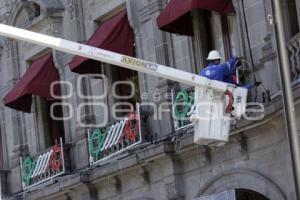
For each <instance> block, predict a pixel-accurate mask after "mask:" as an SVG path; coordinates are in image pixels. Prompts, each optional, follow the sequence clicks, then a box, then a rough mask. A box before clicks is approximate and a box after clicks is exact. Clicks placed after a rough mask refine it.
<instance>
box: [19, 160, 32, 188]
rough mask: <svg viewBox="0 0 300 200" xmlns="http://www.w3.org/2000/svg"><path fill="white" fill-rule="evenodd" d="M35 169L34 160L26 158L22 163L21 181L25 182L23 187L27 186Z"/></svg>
mask: <svg viewBox="0 0 300 200" xmlns="http://www.w3.org/2000/svg"><path fill="white" fill-rule="evenodd" d="M34 168H35V159H33V158H31V157H27V158H26V159H25V160H24V161H23V162H22V179H23V181H24V182H25V185H26V186H28V185H29V183H30V180H31V176H32V174H33V171H34Z"/></svg>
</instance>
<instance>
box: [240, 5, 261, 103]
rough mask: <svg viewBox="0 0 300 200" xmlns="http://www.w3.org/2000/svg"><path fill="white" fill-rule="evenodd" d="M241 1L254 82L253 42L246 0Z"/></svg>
mask: <svg viewBox="0 0 300 200" xmlns="http://www.w3.org/2000/svg"><path fill="white" fill-rule="evenodd" d="M241 3H242V11H243V16H244V23H245V31H246V37H247V43H248V48H249V54H250V60H251V67H252V71H253V79H254V82H256V74H255V70H254V59H253V54H252V49H251V43H250V37H249V30H248V22H247V19H246V12H245V4H244V0H241ZM254 101H255V102H256V101H257V88H255V97H254Z"/></svg>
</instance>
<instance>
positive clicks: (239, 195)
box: [235, 189, 271, 200]
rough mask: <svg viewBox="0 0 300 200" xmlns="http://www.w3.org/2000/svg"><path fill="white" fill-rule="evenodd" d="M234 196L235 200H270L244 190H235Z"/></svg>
mask: <svg viewBox="0 0 300 200" xmlns="http://www.w3.org/2000/svg"><path fill="white" fill-rule="evenodd" d="M235 196H236V200H251V199H255V200H271V199H269V198H267V197H265V196H264V195H262V194H260V193H258V192H255V191H252V190H246V189H236V190H235Z"/></svg>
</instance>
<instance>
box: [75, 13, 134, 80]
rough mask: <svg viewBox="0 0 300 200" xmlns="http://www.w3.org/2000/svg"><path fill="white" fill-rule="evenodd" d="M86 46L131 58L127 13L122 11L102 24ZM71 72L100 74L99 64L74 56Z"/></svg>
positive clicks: (131, 41) (130, 32) (130, 29)
mask: <svg viewBox="0 0 300 200" xmlns="http://www.w3.org/2000/svg"><path fill="white" fill-rule="evenodd" d="M86 44H87V45H90V46H94V47H98V48H101V49H105V50H108V51H112V52H116V53H121V54H125V55H128V56H133V54H134V33H133V30H132V28H131V27H130V25H129V22H128V19H127V12H126V11H122V12H121V13H119V14H117V15H115V16H114V17H112V18H111V19H109V20H108V21H106V22H104V23H103V24H102V25H101V26H100V27H99V28H98V29H97V30H96V32H95V33H94V34H93V35H92V36H91V37H90V39H89V40H88V41H87V42H86ZM69 67H70V69H71V71H73V72H76V73H79V74H86V73H100V72H101V68H100V67H99V62H98V61H95V60H91V59H89V58H84V57H80V56H75V57H74V58H73V59H72V61H71V62H70V63H69Z"/></svg>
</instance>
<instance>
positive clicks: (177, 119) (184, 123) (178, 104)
mask: <svg viewBox="0 0 300 200" xmlns="http://www.w3.org/2000/svg"><path fill="white" fill-rule="evenodd" d="M172 97H173V98H172V107H173V108H172V110H173V120H174V127H175V130H180V129H183V128H185V127H189V126H191V125H193V123H192V122H191V121H190V120H189V116H188V113H189V112H190V110H191V108H192V106H193V104H194V93H193V92H191V91H189V90H181V91H178V92H175V91H172Z"/></svg>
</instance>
